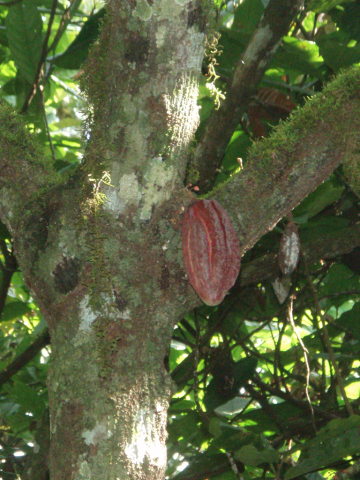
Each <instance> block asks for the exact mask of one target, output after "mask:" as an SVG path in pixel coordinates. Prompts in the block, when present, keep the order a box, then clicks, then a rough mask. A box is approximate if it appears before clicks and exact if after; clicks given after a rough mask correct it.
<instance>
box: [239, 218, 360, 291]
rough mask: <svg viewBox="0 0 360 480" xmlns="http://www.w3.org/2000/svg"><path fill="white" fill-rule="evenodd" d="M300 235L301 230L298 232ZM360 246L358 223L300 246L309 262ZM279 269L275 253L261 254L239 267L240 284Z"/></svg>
mask: <svg viewBox="0 0 360 480" xmlns="http://www.w3.org/2000/svg"><path fill="white" fill-rule="evenodd" d="M300 235H301V232H300ZM358 246H360V224H355V225H353V226H352V227H348V228H344V229H343V230H340V231H336V232H333V233H330V234H328V235H326V236H321V237H320V236H319V237H318V238H317V239H316V240H315V241H314V242H311V243H307V244H304V245H303V246H302V248H303V251H304V255H305V258H306V261H307V262H308V263H309V264H311V263H314V262H316V261H319V260H321V259H330V258H334V257H337V256H338V255H343V254H345V253H349V252H351V251H352V250H353V249H354V248H356V247H358ZM278 271H279V261H278V256H277V254H269V255H263V256H262V257H260V258H257V259H255V260H253V261H252V262H249V263H247V264H245V265H244V266H243V267H241V270H240V277H239V279H238V280H239V282H240V285H241V286H247V285H251V284H253V283H259V282H263V281H265V280H267V279H269V278H271V277H272V276H273V275H274V274H276V273H277V272H278Z"/></svg>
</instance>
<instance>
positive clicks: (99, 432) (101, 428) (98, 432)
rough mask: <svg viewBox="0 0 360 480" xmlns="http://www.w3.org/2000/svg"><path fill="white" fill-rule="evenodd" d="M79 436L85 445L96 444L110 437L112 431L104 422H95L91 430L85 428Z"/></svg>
mask: <svg viewBox="0 0 360 480" xmlns="http://www.w3.org/2000/svg"><path fill="white" fill-rule="evenodd" d="M81 436H82V437H83V439H84V441H85V443H86V445H91V444H92V445H97V444H98V443H99V442H100V441H101V440H106V439H108V438H110V437H111V436H112V433H111V432H110V430H108V429H107V428H106V425H105V424H103V423H100V422H96V425H95V427H94V428H93V429H92V430H85V431H84V432H83V433H82V434H81Z"/></svg>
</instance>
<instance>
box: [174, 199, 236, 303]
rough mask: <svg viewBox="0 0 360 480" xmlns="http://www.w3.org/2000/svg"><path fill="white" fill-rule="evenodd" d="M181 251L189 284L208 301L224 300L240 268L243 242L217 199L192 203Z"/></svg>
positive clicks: (184, 229) (187, 215)
mask: <svg viewBox="0 0 360 480" xmlns="http://www.w3.org/2000/svg"><path fill="white" fill-rule="evenodd" d="M182 254H183V259H184V265H185V270H186V273H187V275H188V278H189V282H190V284H191V285H192V286H193V288H194V289H195V291H196V293H197V294H198V295H199V297H200V298H201V300H202V301H203V302H204V303H206V304H207V305H218V304H219V303H221V302H222V301H223V299H224V297H225V295H226V294H227V292H228V291H229V289H230V288H231V287H232V286H233V285H234V283H235V280H236V278H237V276H238V274H239V270H240V259H241V258H240V244H239V240H238V238H237V235H236V232H235V228H234V226H233V224H232V223H231V220H230V218H229V216H228V214H227V213H226V211H225V210H224V208H223V207H222V206H221V205H220V203H219V202H217V201H216V200H200V201H199V202H197V203H195V205H193V206H192V207H190V208H189V209H188V210H187V211H186V213H185V215H184V220H183V226H182Z"/></svg>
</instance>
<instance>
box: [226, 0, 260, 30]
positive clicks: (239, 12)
mask: <svg viewBox="0 0 360 480" xmlns="http://www.w3.org/2000/svg"><path fill="white" fill-rule="evenodd" d="M263 12H264V5H263V2H262V1H261V0H245V1H243V2H241V3H240V5H239V6H238V7H237V8H236V10H235V15H234V23H233V25H232V27H231V29H232V30H240V31H241V33H243V34H247V35H251V34H252V33H253V32H254V30H255V28H256V27H257V25H258V23H259V21H260V19H261V16H262V14H263Z"/></svg>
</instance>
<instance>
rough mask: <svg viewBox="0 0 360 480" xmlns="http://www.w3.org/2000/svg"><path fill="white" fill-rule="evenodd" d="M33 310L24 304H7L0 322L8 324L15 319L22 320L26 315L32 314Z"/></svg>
mask: <svg viewBox="0 0 360 480" xmlns="http://www.w3.org/2000/svg"><path fill="white" fill-rule="evenodd" d="M30 312H31V308H30V307H29V306H28V304H27V303H24V302H17V301H15V302H10V303H7V304H6V305H5V307H4V310H3V311H2V315H1V318H0V322H7V321H9V320H13V319H14V318H20V317H22V316H23V315H25V314H26V313H30Z"/></svg>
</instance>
